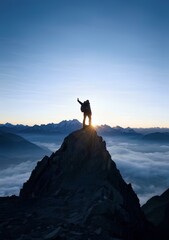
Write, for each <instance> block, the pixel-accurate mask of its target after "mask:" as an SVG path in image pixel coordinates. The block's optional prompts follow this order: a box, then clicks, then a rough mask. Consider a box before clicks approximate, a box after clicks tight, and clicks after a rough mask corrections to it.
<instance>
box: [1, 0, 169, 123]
mask: <svg viewBox="0 0 169 240" xmlns="http://www.w3.org/2000/svg"><path fill="white" fill-rule="evenodd" d="M168 25H169V2H168V1H164V0H137V1H136V0H128V1H126V0H104V1H99V0H97V1H96V0H90V1H88V0H85V1H84V0H71V1H70V0H55V1H54V0H2V1H0V88H1V94H0V109H1V118H0V121H1V122H2V123H5V122H12V123H26V124H30V125H32V124H35V123H37V124H40V123H49V122H59V121H61V120H63V119H67V120H69V119H73V118H77V119H79V120H80V121H81V120H82V114H81V112H80V110H79V109H80V108H79V105H78V103H77V102H76V99H77V97H79V98H80V100H81V101H83V100H86V99H89V100H90V102H91V107H92V111H93V122H94V123H96V124H109V125H111V126H115V125H120V126H123V127H127V126H131V127H150V126H151V127H153V126H160V127H169V121H168V119H169V111H168V108H169V98H168V92H169V27H168Z"/></svg>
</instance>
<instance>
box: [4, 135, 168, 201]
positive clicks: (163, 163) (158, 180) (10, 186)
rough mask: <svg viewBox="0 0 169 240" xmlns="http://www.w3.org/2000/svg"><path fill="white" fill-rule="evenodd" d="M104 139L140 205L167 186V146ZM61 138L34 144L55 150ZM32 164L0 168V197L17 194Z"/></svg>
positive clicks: (25, 163)
mask: <svg viewBox="0 0 169 240" xmlns="http://www.w3.org/2000/svg"><path fill="white" fill-rule="evenodd" d="M104 139H105V140H106V145H107V149H108V151H109V152H110V154H111V156H112V160H113V161H114V162H115V163H116V165H117V168H118V169H119V170H120V173H121V175H122V177H123V178H124V180H125V181H126V182H127V183H131V184H132V187H133V189H134V191H135V192H136V193H137V195H138V197H139V199H140V203H141V204H144V203H145V202H146V201H147V200H148V199H149V198H150V197H152V196H154V195H160V194H162V193H163V192H164V191H165V190H166V189H167V188H169V145H167V144H166V145H165V144H164V145H162V144H150V143H145V142H141V141H138V142H137V141H129V140H127V139H125V140H124V139H115V138H113V137H105V138H104ZM62 141H63V139H62V138H61V137H60V138H59V140H58V141H55V142H51V141H50V142H47V141H46V142H45V141H44V140H43V141H42V142H40V141H38V142H35V143H36V144H38V145H39V146H41V147H42V146H44V147H48V148H49V149H50V150H52V151H53V152H54V151H56V150H57V149H58V148H59V146H60V144H61V143H62ZM38 160H40V159H37V161H38ZM35 166H36V161H34V162H31V161H27V162H23V163H21V164H18V165H14V166H11V167H8V168H6V169H3V170H0V196H9V195H13V194H15V195H18V194H19V190H20V188H21V187H22V185H23V183H24V182H25V181H26V180H28V178H29V176H30V174H31V171H32V169H33V168H34V167H35Z"/></svg>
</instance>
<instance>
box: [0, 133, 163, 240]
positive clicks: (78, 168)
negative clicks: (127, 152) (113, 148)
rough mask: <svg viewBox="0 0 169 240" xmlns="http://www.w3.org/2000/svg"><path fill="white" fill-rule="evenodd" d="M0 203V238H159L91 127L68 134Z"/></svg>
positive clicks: (107, 239) (130, 239) (70, 239)
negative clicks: (13, 194)
mask: <svg viewBox="0 0 169 240" xmlns="http://www.w3.org/2000/svg"><path fill="white" fill-rule="evenodd" d="M0 208H1V209H0V210H1V211H0V215H1V216H0V217H1V219H2V224H1V228H0V239H22V240H26V239H30V240H31V239H48V240H52V239H53V240H54V239H55V240H56V239H69V240H76V239H77V240H81V239H82V240H83V239H84V240H86V239H91V240H103V239H105V240H114V239H116V240H117V239H119V240H120V239H121V240H122V239H123V240H136V239H137V240H139V239H140V240H141V239H144V240H146V239H147V240H152V239H159V237H158V235H157V232H156V230H155V228H154V227H153V225H152V224H150V223H149V222H148V221H147V220H146V218H145V215H144V213H143V212H142V209H141V208H140V204H139V200H138V198H137V195H136V194H135V193H134V191H133V189H132V187H131V185H130V184H127V183H126V182H125V181H124V180H123V178H122V176H121V174H120V172H119V170H118V169H117V168H116V164H115V163H114V162H113V161H112V159H111V157H110V154H109V153H108V151H107V150H106V144H105V142H104V141H103V139H102V137H99V136H98V135H97V133H96V131H95V130H94V129H92V128H86V129H81V130H77V131H75V132H73V133H71V134H70V135H68V136H67V137H66V138H65V139H64V141H63V144H62V145H61V147H60V149H59V150H58V151H56V152H55V153H53V154H52V155H51V156H50V157H47V156H46V157H44V158H43V159H42V160H41V161H40V162H38V164H37V166H36V168H35V169H34V170H33V171H32V174H31V176H30V178H29V179H28V181H27V182H26V183H24V185H23V188H22V189H21V191H20V196H19V197H11V198H1V199H0ZM160 239H162V238H160ZM164 239H165V238H164Z"/></svg>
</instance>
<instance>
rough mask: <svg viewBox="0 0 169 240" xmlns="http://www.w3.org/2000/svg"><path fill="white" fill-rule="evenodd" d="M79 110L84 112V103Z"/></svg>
mask: <svg viewBox="0 0 169 240" xmlns="http://www.w3.org/2000/svg"><path fill="white" fill-rule="evenodd" d="M80 110H81V112H84V111H85V106H84V104H82V105H81V108H80Z"/></svg>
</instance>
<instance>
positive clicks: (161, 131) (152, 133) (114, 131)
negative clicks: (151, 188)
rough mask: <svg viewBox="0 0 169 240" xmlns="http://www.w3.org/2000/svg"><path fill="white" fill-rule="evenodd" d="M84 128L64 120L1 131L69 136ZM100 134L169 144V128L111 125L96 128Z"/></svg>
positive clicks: (7, 126)
mask: <svg viewBox="0 0 169 240" xmlns="http://www.w3.org/2000/svg"><path fill="white" fill-rule="evenodd" d="M81 128H82V123H81V122H79V121H78V120H77V119H73V120H68V121H67V120H64V121H61V122H60V123H49V124H41V125H34V126H28V125H22V124H17V125H13V124H11V123H6V124H0V131H3V132H10V133H15V134H19V135H23V136H24V135H25V134H38V135H49V134H68V133H71V132H73V131H76V130H79V129H81ZM96 131H97V132H98V134H100V135H103V136H105V135H106V136H113V137H127V138H132V139H138V140H144V141H152V142H169V129H168V128H134V129H133V128H130V127H127V128H122V127H120V126H116V127H110V126H109V125H100V126H97V127H96Z"/></svg>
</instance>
